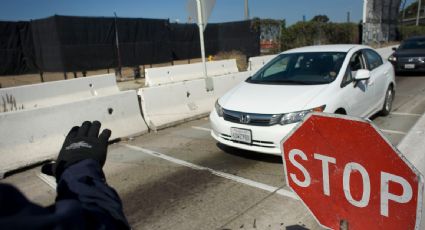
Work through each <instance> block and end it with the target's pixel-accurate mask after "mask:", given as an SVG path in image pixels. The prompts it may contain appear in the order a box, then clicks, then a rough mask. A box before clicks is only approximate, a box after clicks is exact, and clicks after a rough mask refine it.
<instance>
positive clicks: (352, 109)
mask: <svg viewBox="0 0 425 230" xmlns="http://www.w3.org/2000/svg"><path fill="white" fill-rule="evenodd" d="M359 69H367V64H366V60H365V58H364V55H363V53H362V51H358V52H355V53H354V54H353V55H352V56H351V57H350V62H349V64H348V66H347V69H346V71H345V75H344V77H343V79H342V81H341V93H342V96H343V100H344V101H345V103H346V107H347V108H346V110H347V113H348V115H353V116H359V117H365V116H367V115H368V114H369V112H370V107H371V101H370V99H371V97H373V93H374V92H373V87H371V85H370V84H369V81H368V80H362V81H356V80H354V77H355V75H356V73H357V71H358V70H359Z"/></svg>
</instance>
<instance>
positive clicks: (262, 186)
mask: <svg viewBox="0 0 425 230" xmlns="http://www.w3.org/2000/svg"><path fill="white" fill-rule="evenodd" d="M120 145H121V146H124V147H127V148H130V149H133V150H137V151H141V152H143V153H145V154H149V155H151V156H154V157H158V158H161V159H164V160H167V161H170V162H173V163H175V164H179V165H182V166H186V167H189V168H192V169H195V170H205V171H208V172H210V173H211V174H213V175H216V176H219V177H223V178H226V179H229V180H232V181H235V182H238V183H241V184H244V185H248V186H251V187H254V188H258V189H261V190H265V191H268V192H276V194H279V195H281V196H285V197H289V198H292V199H295V200H298V199H299V198H298V196H297V195H296V194H295V193H293V192H291V191H289V190H286V189H283V188H277V187H274V186H270V185H267V184H263V183H260V182H257V181H253V180H250V179H246V178H243V177H239V176H235V175H232V174H229V173H224V172H220V171H216V170H214V169H210V168H207V167H203V166H200V165H196V164H192V163H190V162H187V161H184V160H180V159H177V158H174V157H170V156H168V155H165V154H162V153H159V152H155V151H152V150H149V149H145V148H141V147H138V146H134V145H129V144H120Z"/></svg>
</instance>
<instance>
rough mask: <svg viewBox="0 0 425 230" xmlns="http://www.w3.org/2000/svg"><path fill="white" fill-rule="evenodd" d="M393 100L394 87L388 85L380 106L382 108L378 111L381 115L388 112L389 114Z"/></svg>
mask: <svg viewBox="0 0 425 230" xmlns="http://www.w3.org/2000/svg"><path fill="white" fill-rule="evenodd" d="M393 100H394V89H393V87H392V86H391V85H390V86H388V89H387V91H386V92H385V100H384V105H383V106H382V110H381V112H380V115H381V116H387V115H388V114H390V112H391V108H392V106H393Z"/></svg>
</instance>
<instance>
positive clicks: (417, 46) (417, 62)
mask: <svg viewBox="0 0 425 230" xmlns="http://www.w3.org/2000/svg"><path fill="white" fill-rule="evenodd" d="M393 50H394V51H395V52H394V53H393V54H392V55H391V56H390V57H389V58H388V61H390V62H391V63H392V64H393V66H394V69H395V71H396V72H425V36H417V37H411V38H408V39H406V40H403V41H402V42H401V44H400V46H399V47H398V48H393Z"/></svg>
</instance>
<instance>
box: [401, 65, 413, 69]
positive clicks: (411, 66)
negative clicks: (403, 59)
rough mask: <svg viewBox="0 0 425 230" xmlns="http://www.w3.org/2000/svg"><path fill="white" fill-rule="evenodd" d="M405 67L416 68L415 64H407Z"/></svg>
mask: <svg viewBox="0 0 425 230" xmlns="http://www.w3.org/2000/svg"><path fill="white" fill-rule="evenodd" d="M404 68H405V69H414V68H415V64H405V65H404Z"/></svg>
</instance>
